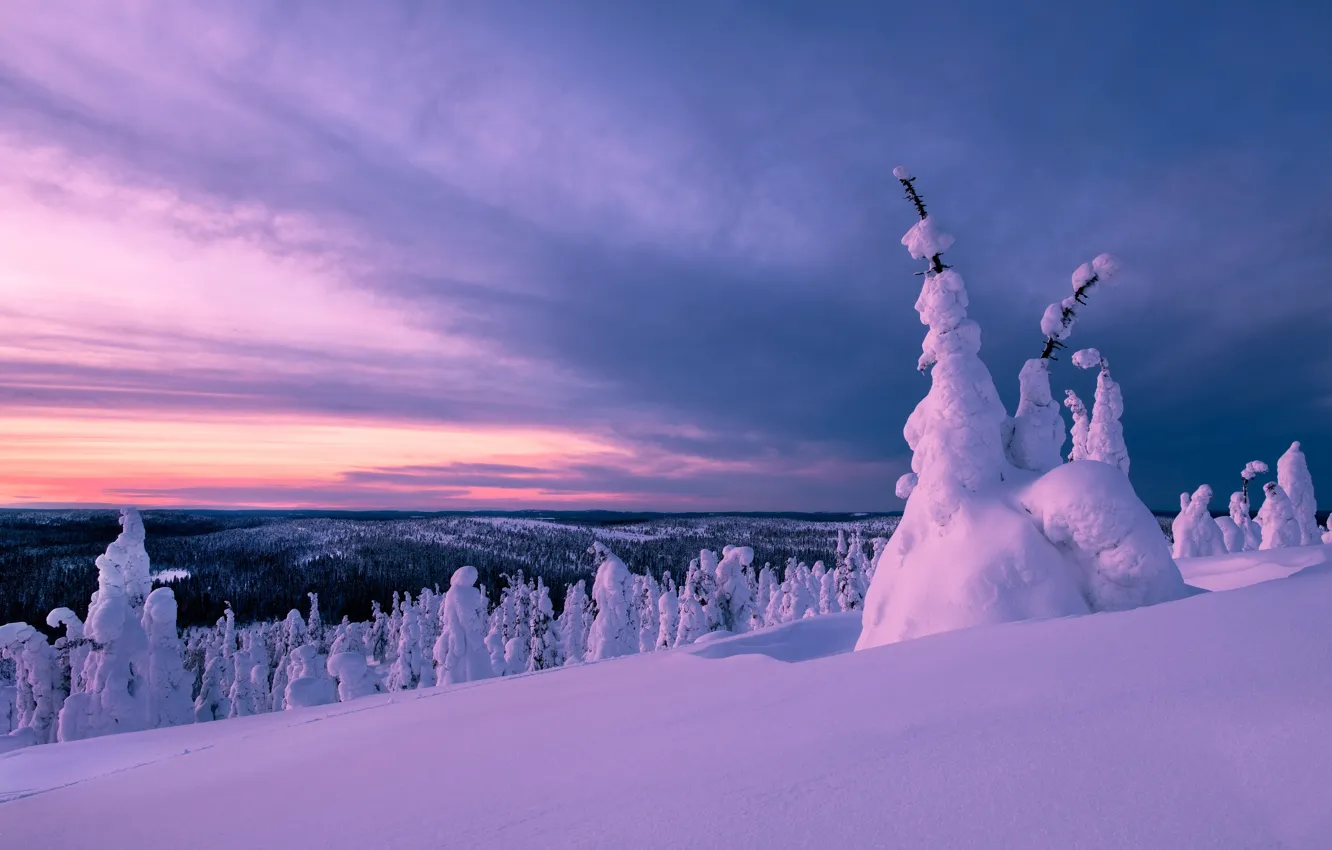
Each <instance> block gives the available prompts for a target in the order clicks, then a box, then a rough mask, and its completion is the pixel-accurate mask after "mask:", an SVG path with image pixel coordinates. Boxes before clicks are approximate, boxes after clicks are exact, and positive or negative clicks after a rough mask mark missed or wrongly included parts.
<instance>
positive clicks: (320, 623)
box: [305, 593, 327, 652]
mask: <svg viewBox="0 0 1332 850" xmlns="http://www.w3.org/2000/svg"><path fill="white" fill-rule="evenodd" d="M305 595H306V596H307V597H309V599H310V619H309V620H307V621H306V631H307V632H308V633H309V635H310V643H312V644H314V645H315V649H317V650H319V651H320V652H323V651H324V647H325V646H327V644H326V642H325V641H324V620H323V618H322V617H320V616H319V594H318V593H307V594H305Z"/></svg>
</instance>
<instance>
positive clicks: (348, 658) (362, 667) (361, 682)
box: [327, 652, 383, 702]
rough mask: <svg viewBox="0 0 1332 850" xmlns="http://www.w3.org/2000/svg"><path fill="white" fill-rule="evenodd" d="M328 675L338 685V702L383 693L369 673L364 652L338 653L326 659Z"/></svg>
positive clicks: (377, 680) (376, 679)
mask: <svg viewBox="0 0 1332 850" xmlns="http://www.w3.org/2000/svg"><path fill="white" fill-rule="evenodd" d="M327 667H328V674H329V675H330V676H332V677H333V678H334V679H335V680H337V683H338V702H349V701H351V700H354V699H357V698H359V697H368V696H370V695H371V694H377V693H383V687H382V686H381V685H380V682H379V679H378V678H376V677H375V675H374V674H373V673H371V672H370V667H369V666H368V665H367V664H366V661H365V653H364V652H338V653H335V654H333V655H330V656H329V657H328V664H327Z"/></svg>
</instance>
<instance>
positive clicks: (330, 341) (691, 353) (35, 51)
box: [0, 0, 1332, 511]
mask: <svg viewBox="0 0 1332 850" xmlns="http://www.w3.org/2000/svg"><path fill="white" fill-rule="evenodd" d="M1301 6H1303V8H1301ZM1320 6H1321V7H1320ZM1329 31H1332V9H1330V8H1328V7H1326V6H1322V5H1321V4H1312V3H1308V4H1297V3H1292V4H1276V5H1275V6H1273V5H1271V4H1262V5H1260V4H1257V3H1253V4H1242V3H1197V4H1190V3H1170V4H1161V3H1138V2H1125V3H1114V4H1106V3H1098V4H1077V3H1074V4H1069V3H1063V2H1059V3H1031V2H1021V0H1017V2H1012V3H1003V4H996V3H987V2H979V0H971V2H966V3H952V2H936V3H930V4H921V3H909V4H908V3H896V2H887V1H886V0H885V2H872V3H813V2H810V3H795V2H783V1H782V0H773V2H764V3H757V2H751V3H731V2H721V0H717V2H680V3H672V4H638V3H620V2H592V0H586V2H557V3H517V2H515V3H509V2H488V3H462V4H449V3H443V2H439V3H436V2H380V3H374V4H370V3H360V2H345V3H344V2H303V0H291V1H290V2H284V3H258V2H245V1H244V0H240V1H239V2H235V3H225V4H219V3H194V2H187V0H164V1H163V2H152V0H141V2H126V3H121V2H116V0H106V2H98V3H95V4H90V3H63V2H50V0H42V2H28V1H27V0H15V2H11V3H5V4H3V6H0V503H3V504H9V505H33V506H38V505H57V504H60V505H63V504H75V503H79V504H83V503H87V504H107V505H114V504H126V503H132V504H137V505H140V506H228V507H235V506H253V507H323V508H343V507H345V508H400V509H411V510H421V509H463V508H533V507H538V508H539V507H551V508H607V509H615V508H622V509H632V510H653V509H655V510H672V511H674V510H759V511H762V510H804V511H822V510H827V511H860V510H863V511H882V510H895V509H899V508H900V507H901V502H900V500H898V499H897V498H896V497H895V496H894V495H893V489H894V482H895V480H896V479H897V477H898V476H899V475H900V474H902V473H903V472H905V471H907V470H908V468H909V459H910V453H909V449H908V447H907V445H906V442H905V440H904V439H903V437H902V426H903V424H904V422H905V419H906V417H907V415H908V414H909V413H910V411H911V409H912V408H913V407H914V406H915V404H916V403H917V402H918V401H919V400H920V399H921V397H923V395H924V393H925V391H926V390H927V389H928V379H927V378H924V377H922V376H921V375H920V374H918V373H917V372H916V370H915V360H916V357H917V355H918V354H919V346H920V342H921V339H922V337H923V335H924V328H923V327H922V326H921V325H920V324H919V320H918V316H917V315H916V313H915V312H914V311H913V309H912V305H913V304H914V302H915V298H916V295H917V293H918V291H919V284H920V281H919V278H917V277H914V274H915V273H916V272H917V271H919V270H920V264H919V263H918V262H916V261H913V260H911V259H910V257H908V256H907V254H906V252H905V250H903V248H902V247H901V245H900V244H899V241H898V240H899V238H900V236H901V234H902V233H903V232H904V231H905V230H906V229H907V228H908V227H910V225H911V224H912V222H913V220H914V219H913V213H912V210H911V208H910V207H909V205H908V204H907V203H906V201H905V200H903V199H902V197H901V195H902V193H901V189H900V186H898V184H897V183H896V181H895V180H894V179H893V178H892V175H891V170H892V167H893V166H895V165H898V164H902V165H906V166H908V167H909V168H910V169H911V171H912V172H913V173H915V174H916V175H917V177H918V180H917V187H918V188H919V189H920V191H921V193H922V194H923V195H924V197H925V200H926V202H927V204H929V207H930V210H931V213H932V214H933V215H934V216H937V217H938V219H939V220H940V221H941V222H942V223H943V224H944V226H945V227H946V228H947V229H948V230H950V231H951V232H953V233H954V234H955V235H956V237H957V242H956V244H955V246H954V247H953V248H952V249H951V250H950V251H949V254H948V257H949V261H950V262H951V263H952V264H953V265H954V266H955V267H956V268H957V269H958V270H959V271H960V272H962V273H963V275H964V276H965V277H966V279H967V283H968V288H969V292H970V298H971V315H972V317H973V318H975V319H976V320H977V321H978V322H979V324H980V326H981V328H982V331H983V334H984V337H983V343H984V348H983V350H982V352H981V356H982V358H983V359H984V360H985V361H986V363H987V364H988V365H989V367H990V369H991V372H992V373H993V375H994V378H995V382H996V384H997V385H998V387H999V390H1000V393H1001V395H1002V396H1003V397H1004V399H1005V401H1006V403H1007V404H1008V405H1009V408H1010V410H1011V409H1012V408H1013V406H1014V405H1015V404H1016V394H1017V372H1018V369H1019V368H1020V367H1021V364H1022V363H1023V361H1024V360H1026V359H1027V358H1029V357H1033V356H1036V355H1037V354H1039V352H1040V347H1041V343H1042V339H1041V336H1040V330H1039V321H1040V316H1041V313H1042V311H1043V310H1044V307H1045V305H1046V304H1047V303H1049V302H1050V301H1055V300H1058V299H1060V298H1062V297H1064V295H1065V294H1067V292H1068V291H1069V286H1070V284H1069V279H1070V275H1071V273H1072V271H1073V269H1074V268H1076V267H1077V266H1078V265H1079V264H1080V263H1082V262H1084V261H1086V260H1089V259H1090V258H1091V257H1093V256H1095V255H1097V254H1099V253H1101V252H1103V251H1104V252H1111V253H1113V254H1115V255H1116V256H1117V257H1119V258H1120V260H1121V262H1122V264H1123V266H1124V268H1125V272H1124V274H1123V275H1122V276H1121V279H1120V283H1119V285H1117V286H1116V287H1114V288H1111V289H1106V290H1104V291H1103V292H1100V293H1098V294H1097V295H1096V297H1095V298H1094V300H1093V301H1092V303H1091V304H1090V305H1089V306H1088V308H1087V309H1086V310H1085V312H1084V314H1083V317H1082V318H1081V319H1080V320H1079V324H1078V326H1077V329H1076V332H1075V336H1074V338H1073V340H1072V342H1073V343H1074V344H1075V345H1078V346H1082V345H1086V346H1095V347H1097V348H1098V349H1100V350H1101V352H1102V353H1103V354H1104V355H1105V356H1106V358H1107V359H1108V360H1109V361H1110V363H1111V365H1112V367H1113V370H1114V374H1115V377H1116V379H1117V380H1118V381H1119V382H1120V383H1121V385H1122V387H1123V392H1124V397H1125V405H1126V413H1125V417H1124V426H1125V433H1126V438H1127V441H1128V446H1129V451H1130V454H1131V456H1132V460H1133V466H1132V479H1133V481H1134V484H1135V486H1136V488H1137V489H1138V492H1139V494H1140V495H1141V496H1142V497H1143V499H1144V500H1145V501H1146V502H1147V503H1148V504H1149V505H1150V506H1152V507H1159V508H1169V507H1173V506H1174V505H1176V504H1177V499H1178V493H1179V492H1180V491H1181V490H1185V489H1188V490H1192V489H1193V488H1195V487H1196V486H1197V485H1198V484H1201V483H1204V482H1206V483H1210V484H1212V485H1213V487H1214V488H1216V489H1217V491H1218V493H1219V494H1220V495H1219V497H1218V499H1217V502H1216V504H1214V505H1213V507H1214V508H1224V494H1225V493H1228V492H1229V491H1230V490H1231V489H1234V486H1235V484H1236V483H1237V482H1238V474H1239V470H1240V469H1241V468H1242V467H1243V465H1244V463H1245V462H1246V461H1249V460H1252V459H1264V460H1267V461H1268V462H1269V463H1273V464H1274V462H1275V460H1276V458H1277V456H1278V455H1280V453H1281V452H1282V451H1284V450H1285V448H1286V447H1287V446H1288V445H1289V444H1290V442H1291V441H1292V440H1300V441H1302V444H1303V447H1304V450H1305V452H1306V454H1307V455H1308V458H1309V463H1310V467H1311V470H1312V472H1313V475H1314V482H1315V485H1316V486H1318V485H1319V484H1320V482H1326V483H1323V484H1322V485H1321V486H1322V488H1323V490H1324V492H1325V493H1326V495H1325V496H1324V497H1323V506H1324V507H1330V506H1332V505H1329V504H1328V500H1329V499H1332V160H1329V156H1328V144H1327V139H1328V138H1329V137H1332V58H1329V56H1328V51H1327V43H1326V37H1327V33H1328V32H1329ZM1053 384H1054V389H1055V392H1056V394H1062V392H1061V391H1062V390H1063V389H1065V388H1073V389H1075V390H1077V391H1078V392H1079V393H1080V394H1082V395H1083V396H1084V397H1085V398H1090V395H1091V389H1092V387H1093V384H1094V378H1093V377H1092V376H1091V375H1088V374H1086V373H1081V372H1078V370H1076V369H1075V368H1073V366H1072V364H1071V363H1070V362H1068V360H1067V358H1065V359H1064V360H1061V361H1060V362H1059V363H1058V364H1056V368H1055V369H1054V372H1053Z"/></svg>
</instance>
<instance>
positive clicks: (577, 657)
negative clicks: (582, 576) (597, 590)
mask: <svg viewBox="0 0 1332 850" xmlns="http://www.w3.org/2000/svg"><path fill="white" fill-rule="evenodd" d="M590 605H591V600H589V599H588V598H587V590H586V589H585V587H584V584H583V582H582V580H579V581H578V582H576V583H574V584H571V585H569V586H568V587H566V588H565V590H564V610H563V611H561V612H560V621H559V622H560V639H561V640H562V641H564V663H565V664H581V663H582V661H583V658H584V656H586V655H587V637H588V633H589V632H590V631H591V629H592V618H591V617H589V616H588V614H589V610H588V608H589V606H590Z"/></svg>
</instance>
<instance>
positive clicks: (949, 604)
mask: <svg viewBox="0 0 1332 850" xmlns="http://www.w3.org/2000/svg"><path fill="white" fill-rule="evenodd" d="M899 179H900V180H901V182H902V183H903V185H904V187H905V188H906V190H907V193H908V197H909V198H911V199H912V201H913V203H914V204H915V206H916V210H917V214H918V215H920V216H921V221H920V222H918V223H917V224H916V225H915V226H914V227H912V229H911V230H910V231H909V232H908V233H907V235H906V236H905V237H903V240H902V241H903V244H904V245H906V246H907V249H908V251H909V252H910V253H911V255H912V256H913V257H917V258H928V259H929V260H930V263H929V268H928V269H927V270H926V272H925V280H924V285H923V286H922V289H921V295H920V298H919V299H918V300H917V301H916V310H917V312H919V313H920V317H921V322H922V323H923V324H925V325H927V326H928V327H929V331H928V333H927V334H926V337H925V341H924V343H923V344H922V355H921V358H920V361H919V364H918V365H919V366H920V367H921V368H922V369H929V370H930V379H931V384H930V390H929V392H928V393H927V395H926V397H925V398H924V399H923V400H922V401H921V402H920V404H919V405H918V406H917V407H916V409H915V411H913V412H912V414H911V416H910V418H909V419H908V420H907V423H906V428H905V429H904V434H905V436H906V439H907V443H908V445H909V446H910V447H911V450H912V459H911V468H912V470H913V471H914V472H915V473H916V475H917V484H916V487H915V489H914V490H913V491H912V492H911V493H910V496H909V497H908V498H907V503H906V508H905V510H904V511H903V516H902V521H901V523H900V524H899V525H898V527H897V530H896V532H895V533H894V534H893V536H892V537H891V538H890V539H889V541H888V543H887V545H886V546H885V547H884V548H883V550H882V551H881V553H880V554H879V556H878V557H877V558H876V559H875V561H874V563H873V568H874V570H875V573H874V578H873V580H872V582H871V584H870V588H869V592H868V595H867V598H866V600H865V613H864V616H863V626H862V631H861V634H860V639H859V641H858V642H857V648H858V649H866V648H869V647H874V646H879V645H882V644H886V643H893V642H896V641H900V640H905V639H908V638H912V637H918V636H921V635H927V634H932V633H935V632H942V631H949V630H952V629H960V628H967V627H970V626H976V625H982V624H986V623H997V622H1005V621H1011V620H1020V619H1027V618H1032V617H1050V616H1067V615H1075V614H1084V613H1089V612H1092V611H1104V610H1119V609H1124V608H1131V607H1134V606H1137V605H1146V604H1151V603H1154V602H1161V601H1166V600H1169V599H1176V598H1180V597H1182V596H1183V595H1185V592H1186V591H1185V587H1184V581H1183V578H1182V577H1181V576H1180V574H1179V569H1178V567H1177V566H1176V565H1175V562H1174V561H1173V560H1172V558H1171V557H1170V552H1169V549H1168V547H1167V546H1166V543H1165V540H1164V538H1163V536H1162V535H1161V533H1160V528H1159V526H1158V525H1157V523H1156V519H1155V517H1154V516H1153V515H1152V513H1151V512H1150V511H1149V510H1147V508H1146V506H1144V505H1143V504H1142V502H1141V501H1140V500H1139V499H1138V498H1137V495H1136V494H1135V493H1134V492H1133V487H1132V485H1131V484H1129V481H1128V478H1127V476H1126V475H1125V474H1124V473H1127V471H1128V454H1127V451H1126V450H1125V449H1124V448H1123V438H1122V430H1117V429H1116V426H1118V424H1119V414H1120V412H1121V411H1122V400H1121V398H1120V396H1119V390H1118V386H1117V385H1115V384H1114V382H1113V381H1111V380H1110V377H1109V374H1108V370H1107V368H1105V366H1104V361H1103V360H1101V358H1100V357H1099V355H1098V356H1097V360H1098V361H1099V362H1101V364H1102V372H1101V379H1100V380H1099V381H1098V384H1097V399H1096V407H1097V408H1099V409H1100V413H1099V415H1098V413H1097V412H1096V411H1094V412H1093V414H1092V417H1091V423H1090V425H1089V429H1088V436H1087V443H1088V445H1087V448H1088V451H1089V454H1091V455H1092V456H1093V457H1098V458H1100V459H1101V460H1103V461H1105V462H1095V461H1076V462H1073V463H1069V464H1064V465H1061V466H1057V467H1055V468H1053V469H1051V470H1050V471H1049V472H1046V473H1045V474H1044V475H1041V476H1040V477H1039V478H1037V477H1036V474H1035V473H1033V472H1031V471H1028V470H1020V469H1018V468H1016V467H1015V466H1014V464H1013V463H1012V462H1011V460H1010V458H1009V457H1008V454H1009V453H1006V452H1005V450H1004V449H1005V436H1006V435H1005V430H1006V429H1008V430H1011V429H1012V428H1013V427H1014V426H1013V423H1012V421H1011V420H1009V419H1008V417H1007V415H1006V413H1005V411H1004V409H1003V406H1002V405H1001V404H1000V403H999V400H998V397H997V393H995V391H994V382H993V379H992V378H991V376H990V373H989V370H988V369H987V368H986V367H985V365H984V363H982V362H981V360H980V358H979V356H978V353H979V350H980V329H979V328H978V327H977V326H976V324H975V322H973V321H971V320H970V319H969V318H968V317H967V312H966V307H967V293H966V288H965V286H964V285H963V283H962V278H961V277H960V276H959V275H958V274H957V273H956V272H955V271H953V270H951V269H949V268H947V267H946V266H945V265H944V264H943V263H942V261H941V258H940V257H939V253H940V252H941V251H942V249H943V248H947V246H948V245H949V244H951V241H952V240H951V237H949V238H945V237H944V236H943V235H942V234H941V231H940V230H939V229H938V228H937V227H935V226H934V224H933V223H932V222H931V221H930V219H929V217H928V216H926V214H925V211H924V205H923V203H921V202H920V201H919V195H918V194H917V193H916V190H915V188H914V185H913V182H914V178H910V177H899ZM924 234H928V236H929V238H928V239H926V238H924ZM927 242H928V244H926V243H927ZM940 246H942V248H940ZM930 248H933V249H935V250H934V251H933V252H930V251H929V250H928V249H930ZM1107 262H1108V261H1107ZM1092 272H1093V273H1094V272H1095V268H1094V267H1093V269H1092ZM1069 327H1071V324H1068V325H1065V324H1061V325H1060V328H1057V329H1054V330H1058V331H1059V332H1060V333H1063V335H1064V336H1066V335H1067V334H1066V331H1067V329H1068V328H1069ZM1052 336H1053V334H1052ZM1056 341H1058V340H1056ZM1083 359H1086V358H1085V356H1084V358H1083ZM1029 377H1032V378H1038V377H1039V376H1038V375H1035V374H1034V373H1032V374H1031V375H1029ZM1038 393H1039V389H1037V390H1035V391H1033V392H1032V395H1033V397H1036V395H1037V394H1038ZM1007 444H1008V445H1009V446H1011V445H1012V440H1011V437H1010V439H1009V440H1008V441H1007ZM1010 453H1011V451H1010ZM789 573H790V571H789V570H788V576H789Z"/></svg>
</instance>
